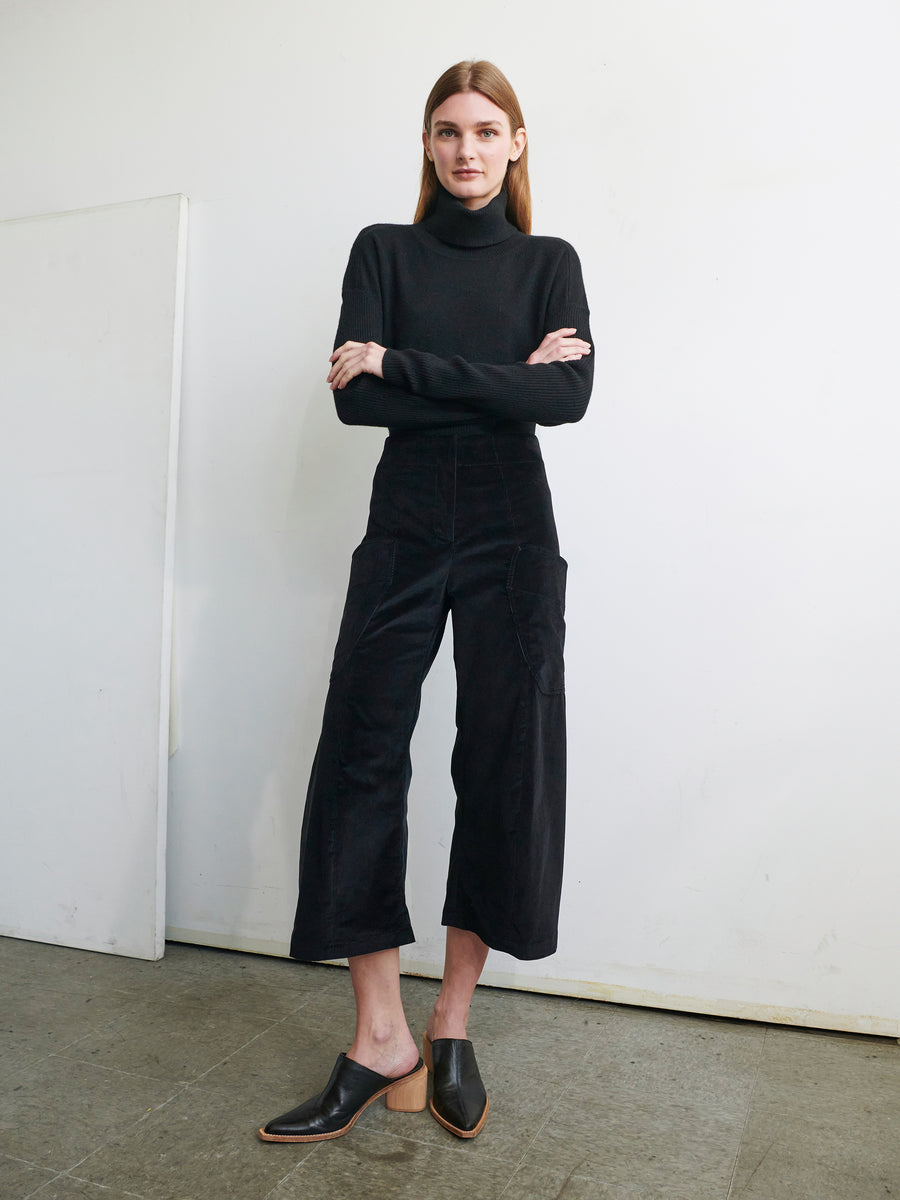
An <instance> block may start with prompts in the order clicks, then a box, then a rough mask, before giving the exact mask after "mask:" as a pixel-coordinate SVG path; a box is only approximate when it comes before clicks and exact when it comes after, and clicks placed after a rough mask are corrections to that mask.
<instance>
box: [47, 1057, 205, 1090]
mask: <svg viewBox="0 0 900 1200" xmlns="http://www.w3.org/2000/svg"><path fill="white" fill-rule="evenodd" d="M47 1057H48V1058H61V1059H63V1060H64V1061H65V1062H68V1063H78V1065H79V1066H80V1067H91V1068H92V1069H93V1070H95V1071H107V1072H109V1074H111V1075H121V1076H124V1077H125V1078H126V1079H140V1080H142V1081H143V1082H145V1083H161V1084H165V1085H168V1086H169V1087H174V1088H178V1089H179V1090H180V1091H184V1089H185V1088H187V1087H190V1085H191V1084H192V1083H195V1082H196V1080H193V1079H171V1078H167V1077H166V1076H165V1075H146V1074H144V1072H142V1071H123V1070H122V1068H121V1067H108V1066H106V1065H105V1064H104V1063H97V1062H90V1061H89V1060H88V1059H86V1058H76V1057H74V1056H72V1055H70V1054H50V1055H48V1056H47ZM200 1078H202V1077H200Z"/></svg>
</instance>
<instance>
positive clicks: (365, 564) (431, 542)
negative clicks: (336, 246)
mask: <svg viewBox="0 0 900 1200" xmlns="http://www.w3.org/2000/svg"><path fill="white" fill-rule="evenodd" d="M434 495H435V486H434V472H433V471H432V470H431V469H430V467H429V464H427V463H426V464H422V465H421V469H418V470H415V471H403V470H399V469H398V468H397V466H396V464H394V463H392V462H391V461H390V455H389V454H387V452H386V455H385V459H383V461H382V464H381V465H380V466H379V470H378V472H376V480H375V485H374V488H373V497H372V506H371V510H370V517H369V526H368V529H367V534H366V538H365V539H364V541H363V542H362V544H361V545H360V546H359V547H358V548H357V550H356V551H355V553H354V555H353V561H352V565H351V572H350V584H349V587H348V592H347V600H346V603H345V608H344V614H343V618H342V621H341V629H340V633H339V636H338V643H337V648H336V650H335V656H334V665H333V668H332V672H331V680H330V683H329V689H328V696H327V698H326V702H325V712H324V717H323V724H322V733H321V736H320V739H319V746H318V749H317V751H316V757H315V761H314V764H313V769H312V773H311V777H310V783H309V789H308V793H307V799H306V809H305V812H304V817H303V828H302V834H301V847H300V871H299V897H298V903H297V912H296V916H295V921H294V930H293V935H292V938H291V949H290V953H291V956H292V957H294V958H298V959H301V960H303V961H318V960H321V959H325V958H343V957H346V956H348V955H354V954H367V953H371V952H373V951H376V950H384V949H387V948H389V947H394V946H400V945H405V944H407V943H409V942H412V941H413V940H414V935H413V931H412V927H411V924H410V919H409V913H408V910H407V906H406V900H405V874H406V844H407V828H406V802H407V792H408V788H409V781H410V775H411V767H410V757H409V743H410V738H411V736H412V732H413V729H414V727H415V722H416V718H417V716H418V712H419V701H420V694H421V686H422V682H423V680H424V678H425V675H426V674H427V672H428V669H429V667H430V666H431V663H432V662H433V660H434V656H435V654H436V652H437V649H438V646H439V644H440V640H441V636H442V633H443V630H444V625H445V622H446V615H447V604H446V580H447V573H448V568H449V562H450V549H449V545H448V542H447V541H446V539H443V538H436V537H434V536H433V522H430V521H429V520H426V517H427V516H429V515H430V514H429V504H430V503H431V502H433V499H434Z"/></svg>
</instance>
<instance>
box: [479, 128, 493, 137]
mask: <svg viewBox="0 0 900 1200" xmlns="http://www.w3.org/2000/svg"><path fill="white" fill-rule="evenodd" d="M481 133H482V136H483V137H486V138H494V137H496V136H497V130H496V129H482V131H481Z"/></svg>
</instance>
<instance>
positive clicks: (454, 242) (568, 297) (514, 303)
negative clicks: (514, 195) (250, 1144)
mask: <svg viewBox="0 0 900 1200" xmlns="http://www.w3.org/2000/svg"><path fill="white" fill-rule="evenodd" d="M342 299H343V303H342V307H341V318H340V322H339V324H338V330H337V337H336V338H335V343H334V344H335V347H337V346H340V345H342V344H343V343H344V342H346V341H354V342H368V341H372V342H377V343H378V344H379V345H381V346H385V347H387V350H386V353H385V355H384V363H383V367H382V370H383V372H384V379H378V378H377V377H376V376H374V375H367V374H364V375H359V376H357V377H356V378H355V379H353V380H351V382H350V383H349V384H348V385H347V387H346V388H343V389H342V390H340V391H336V392H335V393H334V399H335V406H336V408H337V413H338V416H339V417H340V419H341V420H342V421H343V422H344V423H345V424H348V425H385V426H387V427H388V428H389V429H391V430H392V431H395V430H396V431H399V430H406V429H431V430H445V431H446V432H448V433H452V432H459V431H460V430H461V429H464V428H467V427H471V428H473V429H490V428H492V427H495V426H496V425H497V424H498V423H500V422H503V423H504V424H506V423H507V422H515V423H516V424H522V425H523V426H529V425H530V426H532V427H533V425H534V423H537V424H539V425H560V424H563V423H564V422H566V421H578V420H580V419H581V417H583V416H584V412H585V409H586V408H587V403H588V399H589V397H590V394H591V382H592V379H593V355H592V354H589V355H587V356H585V357H584V358H582V359H580V360H579V361H577V362H565V363H564V362H555V363H537V364H535V365H533V366H529V365H528V363H527V362H526V361H525V360H526V359H527V358H528V356H529V354H531V352H532V351H533V350H536V349H537V347H538V346H539V345H540V343H541V341H542V340H543V338H544V335H545V334H547V333H551V332H552V331H553V330H555V329H562V328H564V327H568V328H574V329H576V330H577V331H578V332H577V336H578V337H581V338H584V339H585V340H586V341H591V334H590V330H589V328H588V305H587V300H586V298H585V294H584V284H583V283H582V278H581V265H580V263H579V261H578V256H577V255H576V253H575V251H574V250H573V249H572V247H571V246H570V245H569V244H568V243H567V242H564V241H562V240H561V239H559V238H551V237H534V236H528V235H526V234H524V233H521V232H520V231H519V230H518V229H516V228H515V226H514V225H512V224H510V222H509V221H507V219H506V194H505V193H504V192H501V193H500V195H499V196H496V197H495V198H494V199H493V200H492V201H491V202H490V204H487V205H486V206H485V207H484V208H481V209H475V210H472V209H468V208H466V207H465V205H464V204H462V203H461V202H460V201H459V200H457V199H456V198H455V197H453V196H451V195H450V193H449V192H447V191H445V190H444V189H443V188H441V190H440V192H439V194H438V199H437V204H436V206H435V209H434V211H433V212H432V213H431V215H430V216H428V217H426V219H425V220H424V221H422V222H420V223H419V224H417V225H371V226H369V227H368V228H367V229H364V230H363V231H362V233H360V235H359V236H358V237H357V239H356V241H355V242H354V244H353V249H352V250H351V252H350V261H349V263H348V264H347V271H346V274H345V275H344V286H343V292H342Z"/></svg>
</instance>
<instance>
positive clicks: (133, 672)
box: [0, 195, 187, 959]
mask: <svg viewBox="0 0 900 1200" xmlns="http://www.w3.org/2000/svg"><path fill="white" fill-rule="evenodd" d="M186 229H187V200H186V199H185V197H183V196H178V195H175V196H163V197H159V198H156V199H151V200H139V201H134V202H131V203H126V204H114V205H109V206H105V207H102V208H93V209H86V210H82V211H77V212H67V213H55V214H52V215H48V216H41V217H34V218H26V219H22V220H15V221H5V222H2V223H0V408H2V413H3V434H2V438H0V548H2V549H0V552H2V583H0V621H2V629H3V636H2V640H0V670H2V678H3V687H2V689H0V730H2V746H3V771H2V780H0V796H2V826H3V835H2V839H0V933H2V934H7V935H12V936H15V937H22V938H31V939H35V940H40V941H45V942H51V943H58V944H62V945H68V946H78V947H82V948H85V949H90V950H104V951H108V952H112V953H116V954H125V955H131V956H134V957H138V958H148V959H155V958H159V957H160V956H161V955H162V952H163V944H164V941H163V931H164V897H165V857H164V856H165V818H166V790H167V760H168V730H169V669H170V655H171V636H172V620H171V609H172V579H173V548H174V547H173V529H174V502H175V466H176V461H177V442H178V410H179V384H180V376H181V340H182V328H183V294H184V267H185V236H186Z"/></svg>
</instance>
